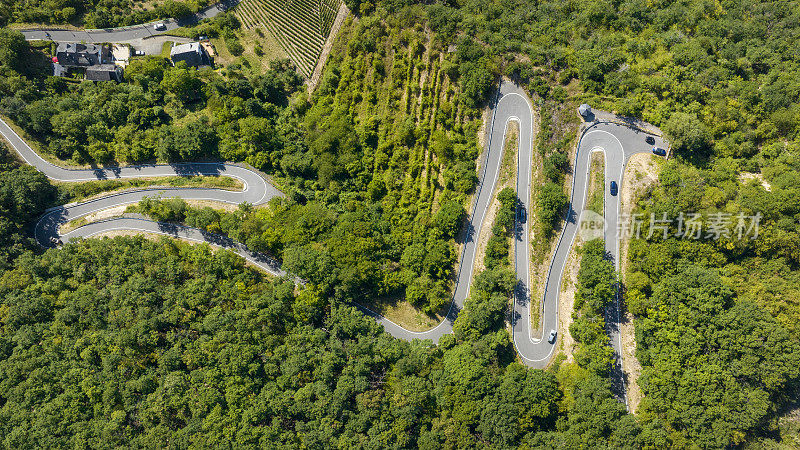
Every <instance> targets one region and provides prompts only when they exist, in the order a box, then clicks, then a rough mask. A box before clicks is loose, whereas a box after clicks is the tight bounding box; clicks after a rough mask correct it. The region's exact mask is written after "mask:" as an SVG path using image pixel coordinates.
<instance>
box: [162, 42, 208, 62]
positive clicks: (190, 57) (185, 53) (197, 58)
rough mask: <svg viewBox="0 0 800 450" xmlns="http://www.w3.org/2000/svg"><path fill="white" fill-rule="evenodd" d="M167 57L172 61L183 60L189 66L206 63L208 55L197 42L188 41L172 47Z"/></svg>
mask: <svg viewBox="0 0 800 450" xmlns="http://www.w3.org/2000/svg"><path fill="white" fill-rule="evenodd" d="M169 57H170V59H172V62H173V63H177V62H180V61H184V62H185V63H186V64H187V65H189V66H202V65H205V64H208V56H207V55H206V52H205V50H203V47H202V46H201V45H200V43H199V42H190V43H188V44H180V45H176V46H174V47H172V49H171V50H170V51H169Z"/></svg>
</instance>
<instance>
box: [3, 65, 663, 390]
mask: <svg viewBox="0 0 800 450" xmlns="http://www.w3.org/2000/svg"><path fill="white" fill-rule="evenodd" d="M491 115H492V120H491V123H490V124H489V127H488V129H487V141H486V149H485V151H484V153H485V155H484V159H483V164H482V165H481V173H480V175H479V184H478V187H477V188H476V193H475V196H474V203H473V206H472V214H471V216H470V218H469V224H468V229H467V231H466V233H465V235H466V238H465V241H464V246H463V251H462V254H461V260H460V263H459V269H458V274H457V278H456V284H455V289H454V295H453V302H452V303H451V306H450V309H449V312H448V313H447V315H446V317H445V319H444V320H442V322H441V323H439V325H437V326H436V327H434V328H432V329H430V330H427V331H424V332H414V331H411V330H407V329H405V328H403V327H402V326H400V325H398V324H396V323H394V322H392V321H390V320H389V319H387V318H385V317H383V316H381V315H380V314H378V313H376V312H373V311H371V310H369V309H367V308H365V307H360V308H361V310H362V311H364V313H365V314H367V315H369V316H371V317H373V318H375V320H377V321H378V322H379V323H381V324H382V325H383V327H384V329H385V330H386V331H387V332H388V333H390V334H391V335H393V336H394V337H397V338H401V339H406V340H412V339H431V340H432V341H433V342H438V341H439V339H440V338H441V337H442V336H444V335H445V334H449V333H452V331H453V322H454V321H455V319H456V317H457V315H458V311H459V310H460V309H461V308H463V306H464V302H465V300H466V298H467V297H468V296H469V290H470V285H471V284H472V276H473V267H474V266H475V258H476V253H477V241H476V238H477V236H479V235H480V230H481V229H482V228H483V227H485V226H491V224H490V223H485V222H486V213H487V211H488V209H489V205H490V204H491V202H492V201H493V198H494V190H495V187H496V184H497V177H498V174H499V172H500V163H501V161H502V154H503V145H504V142H505V135H506V131H507V128H508V124H509V122H511V121H516V122H518V123H519V129H520V136H519V139H518V143H519V148H518V152H517V155H518V164H517V168H518V172H517V195H518V196H519V198H520V205H519V207H520V208H524V209H525V210H526V212H530V211H529V209H530V198H531V166H532V164H531V161H532V152H533V149H532V142H533V136H532V133H533V110H532V107H531V104H530V101H529V99H528V96H527V94H526V93H525V92H524V91H523V90H522V89H521V88H519V87H518V86H516V85H514V84H512V83H509V82H505V81H504V82H502V83H501V85H500V89H499V91H498V94H497V97H496V99H495V100H494V102H493V105H492V108H491ZM0 134H2V135H3V136H4V137H5V138H6V140H7V141H8V142H9V143H10V144H11V146H12V147H13V148H14V149H15V150H16V151H17V152H18V153H19V154H20V156H21V157H22V158H23V159H24V160H25V161H26V162H27V163H28V164H30V165H32V166H33V167H35V168H36V169H38V170H39V171H41V172H43V173H44V174H45V175H46V176H47V177H49V178H50V179H53V180H57V181H66V182H80V181H90V180H104V179H119V178H137V177H161V176H190V175H216V176H228V177H233V178H236V179H238V180H240V181H241V182H242V183H243V184H244V190H243V191H227V190H222V189H204V188H166V189H165V188H153V189H135V190H128V191H124V192H121V193H117V194H111V195H108V196H105V197H101V198H97V199H94V200H90V201H86V202H81V203H75V204H69V205H63V206H58V207H55V208H51V209H50V210H48V211H47V212H46V213H45V214H44V215H43V216H42V217H41V218H40V220H39V222H38V223H37V224H36V229H35V235H36V239H37V241H38V242H39V243H40V244H41V245H42V246H44V247H50V246H52V245H53V244H52V243H51V242H52V240H53V239H54V238H55V239H58V238H60V239H62V240H63V241H65V242H66V241H70V240H73V239H76V238H88V237H91V236H95V235H97V234H100V233H103V232H108V231H113V230H134V231H142V232H149V233H158V234H164V235H169V236H173V237H176V238H181V239H186V240H190V241H197V242H207V243H209V244H212V245H216V246H220V247H223V248H227V249H230V250H232V251H234V252H236V253H237V254H239V255H240V256H242V257H243V258H245V259H246V260H247V261H249V262H251V263H253V264H256V265H258V266H259V267H261V268H262V269H264V270H265V271H267V272H269V273H272V274H274V275H279V276H282V275H285V272H284V271H283V270H281V268H280V266H279V264H278V263H277V261H275V260H273V259H271V258H269V257H266V256H264V255H260V254H257V253H254V252H251V251H250V250H248V249H247V248H246V247H245V246H244V245H242V244H239V243H237V242H235V241H233V240H231V239H229V238H227V237H223V236H220V235H216V234H211V233H205V232H203V231H201V230H198V229H195V228H191V227H186V226H180V225H174V224H164V223H158V222H153V221H150V220H146V219H143V218H135V217H134V218H131V217H125V218H114V219H108V220H103V221H99V222H93V223H90V224H87V225H83V226H81V227H78V228H76V229H74V230H72V231H70V232H68V233H65V234H64V235H61V236H59V231H58V229H59V226H60V225H62V224H64V223H66V222H68V221H70V220H74V219H77V218H80V217H83V216H86V215H88V214H91V213H92V212H95V211H99V210H103V209H107V208H111V207H114V206H119V205H126V204H133V203H137V202H138V201H140V200H141V199H142V198H144V197H145V196H154V195H157V194H162V193H163V194H165V195H166V196H169V197H181V198H184V199H189V200H192V199H203V200H214V201H220V202H226V203H231V204H240V203H242V202H249V203H251V204H253V205H258V204H262V203H265V202H267V201H268V200H269V199H271V198H274V197H278V196H282V195H283V194H282V193H281V192H280V191H278V190H277V189H276V188H275V187H274V186H272V185H271V184H269V183H268V182H267V181H266V180H265V179H264V178H263V177H262V176H261V175H259V174H258V173H256V172H255V171H252V170H250V169H248V168H246V167H243V166H239V165H236V164H228V163H186V164H171V165H160V164H153V165H139V166H130V167H120V168H98V169H80V170H76V169H65V168H62V167H58V166H55V165H53V164H51V163H49V162H47V161H45V160H44V159H43V158H41V157H40V156H39V155H38V154H36V152H35V151H34V150H33V149H32V148H31V147H30V146H28V144H27V143H26V142H25V141H24V140H23V139H22V138H21V137H20V136H19V135H17V133H16V132H15V131H14V130H13V129H12V128H11V127H9V126H8V124H6V123H5V122H4V121H2V120H0ZM646 135H647V134H646V133H644V132H641V131H638V130H636V129H634V128H630V127H628V126H625V125H619V124H616V123H610V122H594V123H592V124H591V125H589V126H588V127H587V128H586V129H585V130H584V132H583V133H582V135H581V139H580V141H579V144H578V150H577V153H576V160H575V164H574V166H573V167H574V171H573V173H574V176H573V184H572V194H571V195H572V197H571V200H570V203H569V207H568V214H567V220H566V221H565V224H564V227H563V229H562V232H561V235H560V238H559V241H558V245H557V248H556V251H555V252H554V254H553V257H552V260H551V263H550V270H549V272H548V275H547V281H546V285H545V287H544V295H543V298H542V304H541V310H540V312H541V314H540V317H542V323H541V326H536V327H534V326H532V325H533V324H531V308H532V305H533V303H532V302H531V298H530V237H529V231H530V223H519V222H518V223H517V232H516V233H515V243H514V249H515V268H516V273H517V287H516V289H515V295H514V303H513V311H512V320H511V322H512V328H513V333H512V334H513V341H514V345H515V347H516V349H517V352H518V354H519V356H520V359H521V360H522V361H524V362H525V364H527V365H528V366H530V367H535V368H543V367H545V366H547V364H548V363H549V361H550V359H551V357H552V356H553V354H554V349H555V348H556V346H557V344H558V340H556V341H555V342H554V343H550V342H548V341H547V339H544V338H543V337H542V336H541V334H542V333H545V334H549V332H550V330H557V329H558V296H559V292H560V287H561V279H562V276H563V271H564V267H565V265H566V261H567V259H568V256H569V254H570V251H571V248H572V245H573V243H574V240H575V236H576V235H577V233H578V230H579V227H580V219H581V211H582V210H583V207H584V205H585V202H586V193H587V189H588V182H589V165H590V157H591V153H592V152H594V151H601V152H603V153H604V154H605V158H606V164H605V180H606V186H608V183H609V182H610V181H612V180H615V181H617V183H619V184H620V185H621V184H622V175H623V173H624V170H625V164H626V163H627V161H628V159H629V158H630V156H631V155H633V154H635V153H640V152H649V151H650V148H651V146H649V145H647V144H646V143H645V140H644V138H645V136H646ZM656 141H657V142H656V145H659V146H664V143H663V141H662V140H661V139H660V138H658V137H656ZM618 216H619V197H617V196H612V195H610V193H609V192H608V190H607V189H606V190H605V219H606V224H607V228H606V230H605V232H604V236H605V249H606V252H607V254H608V255H609V258H611V259H612V260H613V261H614V263H615V265H616V267H617V269H618V268H619V261H618V255H619V242H618V240H617V221H618ZM518 217H519V215H518ZM524 217H530V214H524ZM537 306H538V305H537ZM606 322H607V325H608V331H609V333H610V335H611V338H612V343H613V346H614V348H615V351H616V352H617V355H618V357H617V358H618V361H621V359H620V358H621V357H620V356H619V355H621V348H620V347H621V345H620V341H619V332H618V324H619V309H618V305H617V304H616V303H615V304H614V305H612V307H610V308H609V311H608V313H607V320H606ZM537 325H538V324H537ZM534 329H538V330H539V331H537V332H536V335H534ZM617 369H619V368H617ZM619 380H620V382H621V383H622V387H623V389H621V391H619V390H618V392H621V395H622V396H623V397H624V381H623V380H622V377H621V376H619Z"/></svg>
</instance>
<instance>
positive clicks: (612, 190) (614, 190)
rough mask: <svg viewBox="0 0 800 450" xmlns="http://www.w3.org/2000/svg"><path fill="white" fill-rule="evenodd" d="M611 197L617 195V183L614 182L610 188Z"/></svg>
mask: <svg viewBox="0 0 800 450" xmlns="http://www.w3.org/2000/svg"><path fill="white" fill-rule="evenodd" d="M610 191H611V195H617V182H616V181H612V182H611V186H610Z"/></svg>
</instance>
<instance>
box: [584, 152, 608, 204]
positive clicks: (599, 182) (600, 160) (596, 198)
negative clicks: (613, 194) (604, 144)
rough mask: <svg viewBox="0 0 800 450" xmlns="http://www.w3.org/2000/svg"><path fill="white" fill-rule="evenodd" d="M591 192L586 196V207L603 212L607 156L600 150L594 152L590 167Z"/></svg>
mask: <svg viewBox="0 0 800 450" xmlns="http://www.w3.org/2000/svg"><path fill="white" fill-rule="evenodd" d="M589 172H590V178H589V194H588V196H587V197H586V198H587V200H586V209H588V210H591V211H594V212H596V213H597V214H603V193H604V188H605V158H604V157H603V154H602V153H600V152H594V153H592V162H591V166H590V168H589Z"/></svg>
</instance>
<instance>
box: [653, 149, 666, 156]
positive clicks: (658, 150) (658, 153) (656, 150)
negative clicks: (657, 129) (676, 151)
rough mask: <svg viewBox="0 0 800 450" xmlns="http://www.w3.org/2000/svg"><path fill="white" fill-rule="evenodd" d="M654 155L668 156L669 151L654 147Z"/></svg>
mask: <svg viewBox="0 0 800 450" xmlns="http://www.w3.org/2000/svg"><path fill="white" fill-rule="evenodd" d="M653 154H654V155H658V156H667V151H666V150H664V149H663V148H661V147H653Z"/></svg>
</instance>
